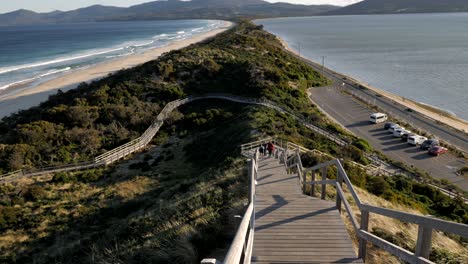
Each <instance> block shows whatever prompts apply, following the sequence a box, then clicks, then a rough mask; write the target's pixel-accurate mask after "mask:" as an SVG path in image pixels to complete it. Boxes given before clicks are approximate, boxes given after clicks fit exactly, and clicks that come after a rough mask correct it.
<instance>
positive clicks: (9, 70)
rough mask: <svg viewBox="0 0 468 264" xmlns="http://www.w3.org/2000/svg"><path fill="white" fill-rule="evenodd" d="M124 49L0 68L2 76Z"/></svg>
mask: <svg viewBox="0 0 468 264" xmlns="http://www.w3.org/2000/svg"><path fill="white" fill-rule="evenodd" d="M123 49H124V48H123V47H121V48H116V49H110V50H105V51H99V52H95V53H90V54H85V55H80V56H75V57H70V58H62V59H55V60H50V61H44V62H38V63H32V64H24V65H19V66H13V67H6V68H0V74H4V73H9V72H14V71H19V70H23V69H29V68H35V67H40V66H46V65H51V64H56V63H60V62H65V61H71V60H78V59H83V58H88V57H93V56H97V55H102V54H106V53H111V52H116V51H119V50H123Z"/></svg>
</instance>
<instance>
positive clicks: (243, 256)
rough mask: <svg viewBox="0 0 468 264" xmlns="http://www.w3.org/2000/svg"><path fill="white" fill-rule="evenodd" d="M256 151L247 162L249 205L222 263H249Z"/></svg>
mask: <svg viewBox="0 0 468 264" xmlns="http://www.w3.org/2000/svg"><path fill="white" fill-rule="evenodd" d="M258 156H259V153H258V151H255V152H254V154H253V155H252V158H251V159H250V162H249V180H250V195H249V206H248V207H247V210H246V211H245V213H244V216H243V217H242V222H241V223H240V225H239V228H238V229H237V232H236V235H235V237H234V240H233V241H232V244H231V246H230V247H229V251H228V252H227V254H226V256H225V258H224V263H226V264H238V263H250V256H251V254H252V248H253V238H254V226H255V213H254V212H255V208H254V202H255V182H256V179H257V175H258V163H257V162H258Z"/></svg>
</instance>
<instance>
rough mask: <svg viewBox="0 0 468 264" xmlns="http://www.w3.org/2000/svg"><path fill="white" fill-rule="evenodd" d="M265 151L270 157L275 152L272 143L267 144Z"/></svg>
mask: <svg viewBox="0 0 468 264" xmlns="http://www.w3.org/2000/svg"><path fill="white" fill-rule="evenodd" d="M267 150H268V155H269V156H270V157H271V156H272V155H273V152H274V151H275V145H273V143H271V142H269V143H268V144H267Z"/></svg>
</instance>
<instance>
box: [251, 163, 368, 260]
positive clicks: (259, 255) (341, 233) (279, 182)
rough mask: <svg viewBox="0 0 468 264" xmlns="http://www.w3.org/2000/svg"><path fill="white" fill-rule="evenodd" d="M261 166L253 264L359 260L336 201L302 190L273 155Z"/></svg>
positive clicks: (256, 204)
mask: <svg viewBox="0 0 468 264" xmlns="http://www.w3.org/2000/svg"><path fill="white" fill-rule="evenodd" d="M259 168H261V171H260V172H259V175H258V184H257V192H256V200H255V219H256V220H255V236H254V237H255V238H254V246H253V252H252V261H253V263H255V262H259V263H280V262H281V263H353V261H356V260H357V257H356V253H355V252H354V249H353V247H352V243H351V240H350V239H349V235H348V233H347V231H346V229H345V226H344V223H343V220H342V219H341V215H340V214H339V212H338V210H337V208H336V203H334V202H330V201H326V200H320V199H318V198H312V197H309V196H306V195H303V194H302V191H301V186H300V184H299V178H298V177H297V175H296V177H291V175H287V174H286V170H285V168H284V166H277V165H275V161H274V160H273V159H263V160H261V161H260V163H259ZM356 263H360V262H356Z"/></svg>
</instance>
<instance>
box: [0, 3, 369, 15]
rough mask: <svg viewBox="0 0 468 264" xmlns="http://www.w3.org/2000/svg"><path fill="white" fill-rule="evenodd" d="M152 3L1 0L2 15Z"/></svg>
mask: <svg viewBox="0 0 468 264" xmlns="http://www.w3.org/2000/svg"><path fill="white" fill-rule="evenodd" d="M266 1H268V2H289V3H295V4H306V5H319V4H333V5H342V6H344V5H349V4H352V3H356V2H359V1H360V0H266ZM145 2H151V0H74V1H70V0H0V13H6V12H10V11H14V10H18V9H28V10H32V11H36V12H50V11H54V10H62V11H67V10H72V9H76V8H80V7H86V6H91V5H96V4H100V5H110V6H125V7H127V6H131V5H136V4H141V3H145Z"/></svg>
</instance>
